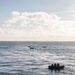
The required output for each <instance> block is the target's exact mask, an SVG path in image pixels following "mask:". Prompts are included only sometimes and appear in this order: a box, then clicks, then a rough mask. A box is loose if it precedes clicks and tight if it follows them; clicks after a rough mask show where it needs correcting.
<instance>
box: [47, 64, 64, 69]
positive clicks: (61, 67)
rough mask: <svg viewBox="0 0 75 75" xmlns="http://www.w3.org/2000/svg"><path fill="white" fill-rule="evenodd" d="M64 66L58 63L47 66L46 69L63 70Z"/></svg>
mask: <svg viewBox="0 0 75 75" xmlns="http://www.w3.org/2000/svg"><path fill="white" fill-rule="evenodd" d="M64 67H65V66H64V65H61V66H60V65H59V63H58V64H52V65H49V66H48V69H49V70H62V69H64Z"/></svg>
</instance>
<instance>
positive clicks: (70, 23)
mask: <svg viewBox="0 0 75 75" xmlns="http://www.w3.org/2000/svg"><path fill="white" fill-rule="evenodd" d="M0 34H1V35H2V36H5V37H6V36H10V37H14V36H15V37H42V36H46V37H50V36H75V20H61V18H60V17H59V16H57V15H55V14H48V13H46V12H33V13H30V12H17V11H14V12H12V18H11V19H9V20H7V21H5V23H4V24H3V27H1V28H0Z"/></svg>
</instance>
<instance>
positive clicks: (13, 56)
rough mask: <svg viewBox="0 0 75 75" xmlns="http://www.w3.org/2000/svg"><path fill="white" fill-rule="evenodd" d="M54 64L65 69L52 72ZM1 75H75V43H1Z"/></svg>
mask: <svg viewBox="0 0 75 75" xmlns="http://www.w3.org/2000/svg"><path fill="white" fill-rule="evenodd" d="M29 46H31V47H33V48H34V49H30V47H29ZM44 46H46V47H44ZM52 63H60V64H61V65H65V68H64V70H60V71H50V70H48V69H47V67H48V65H50V64H52ZM0 75H75V42H8V41H7V42H1V41H0Z"/></svg>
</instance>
